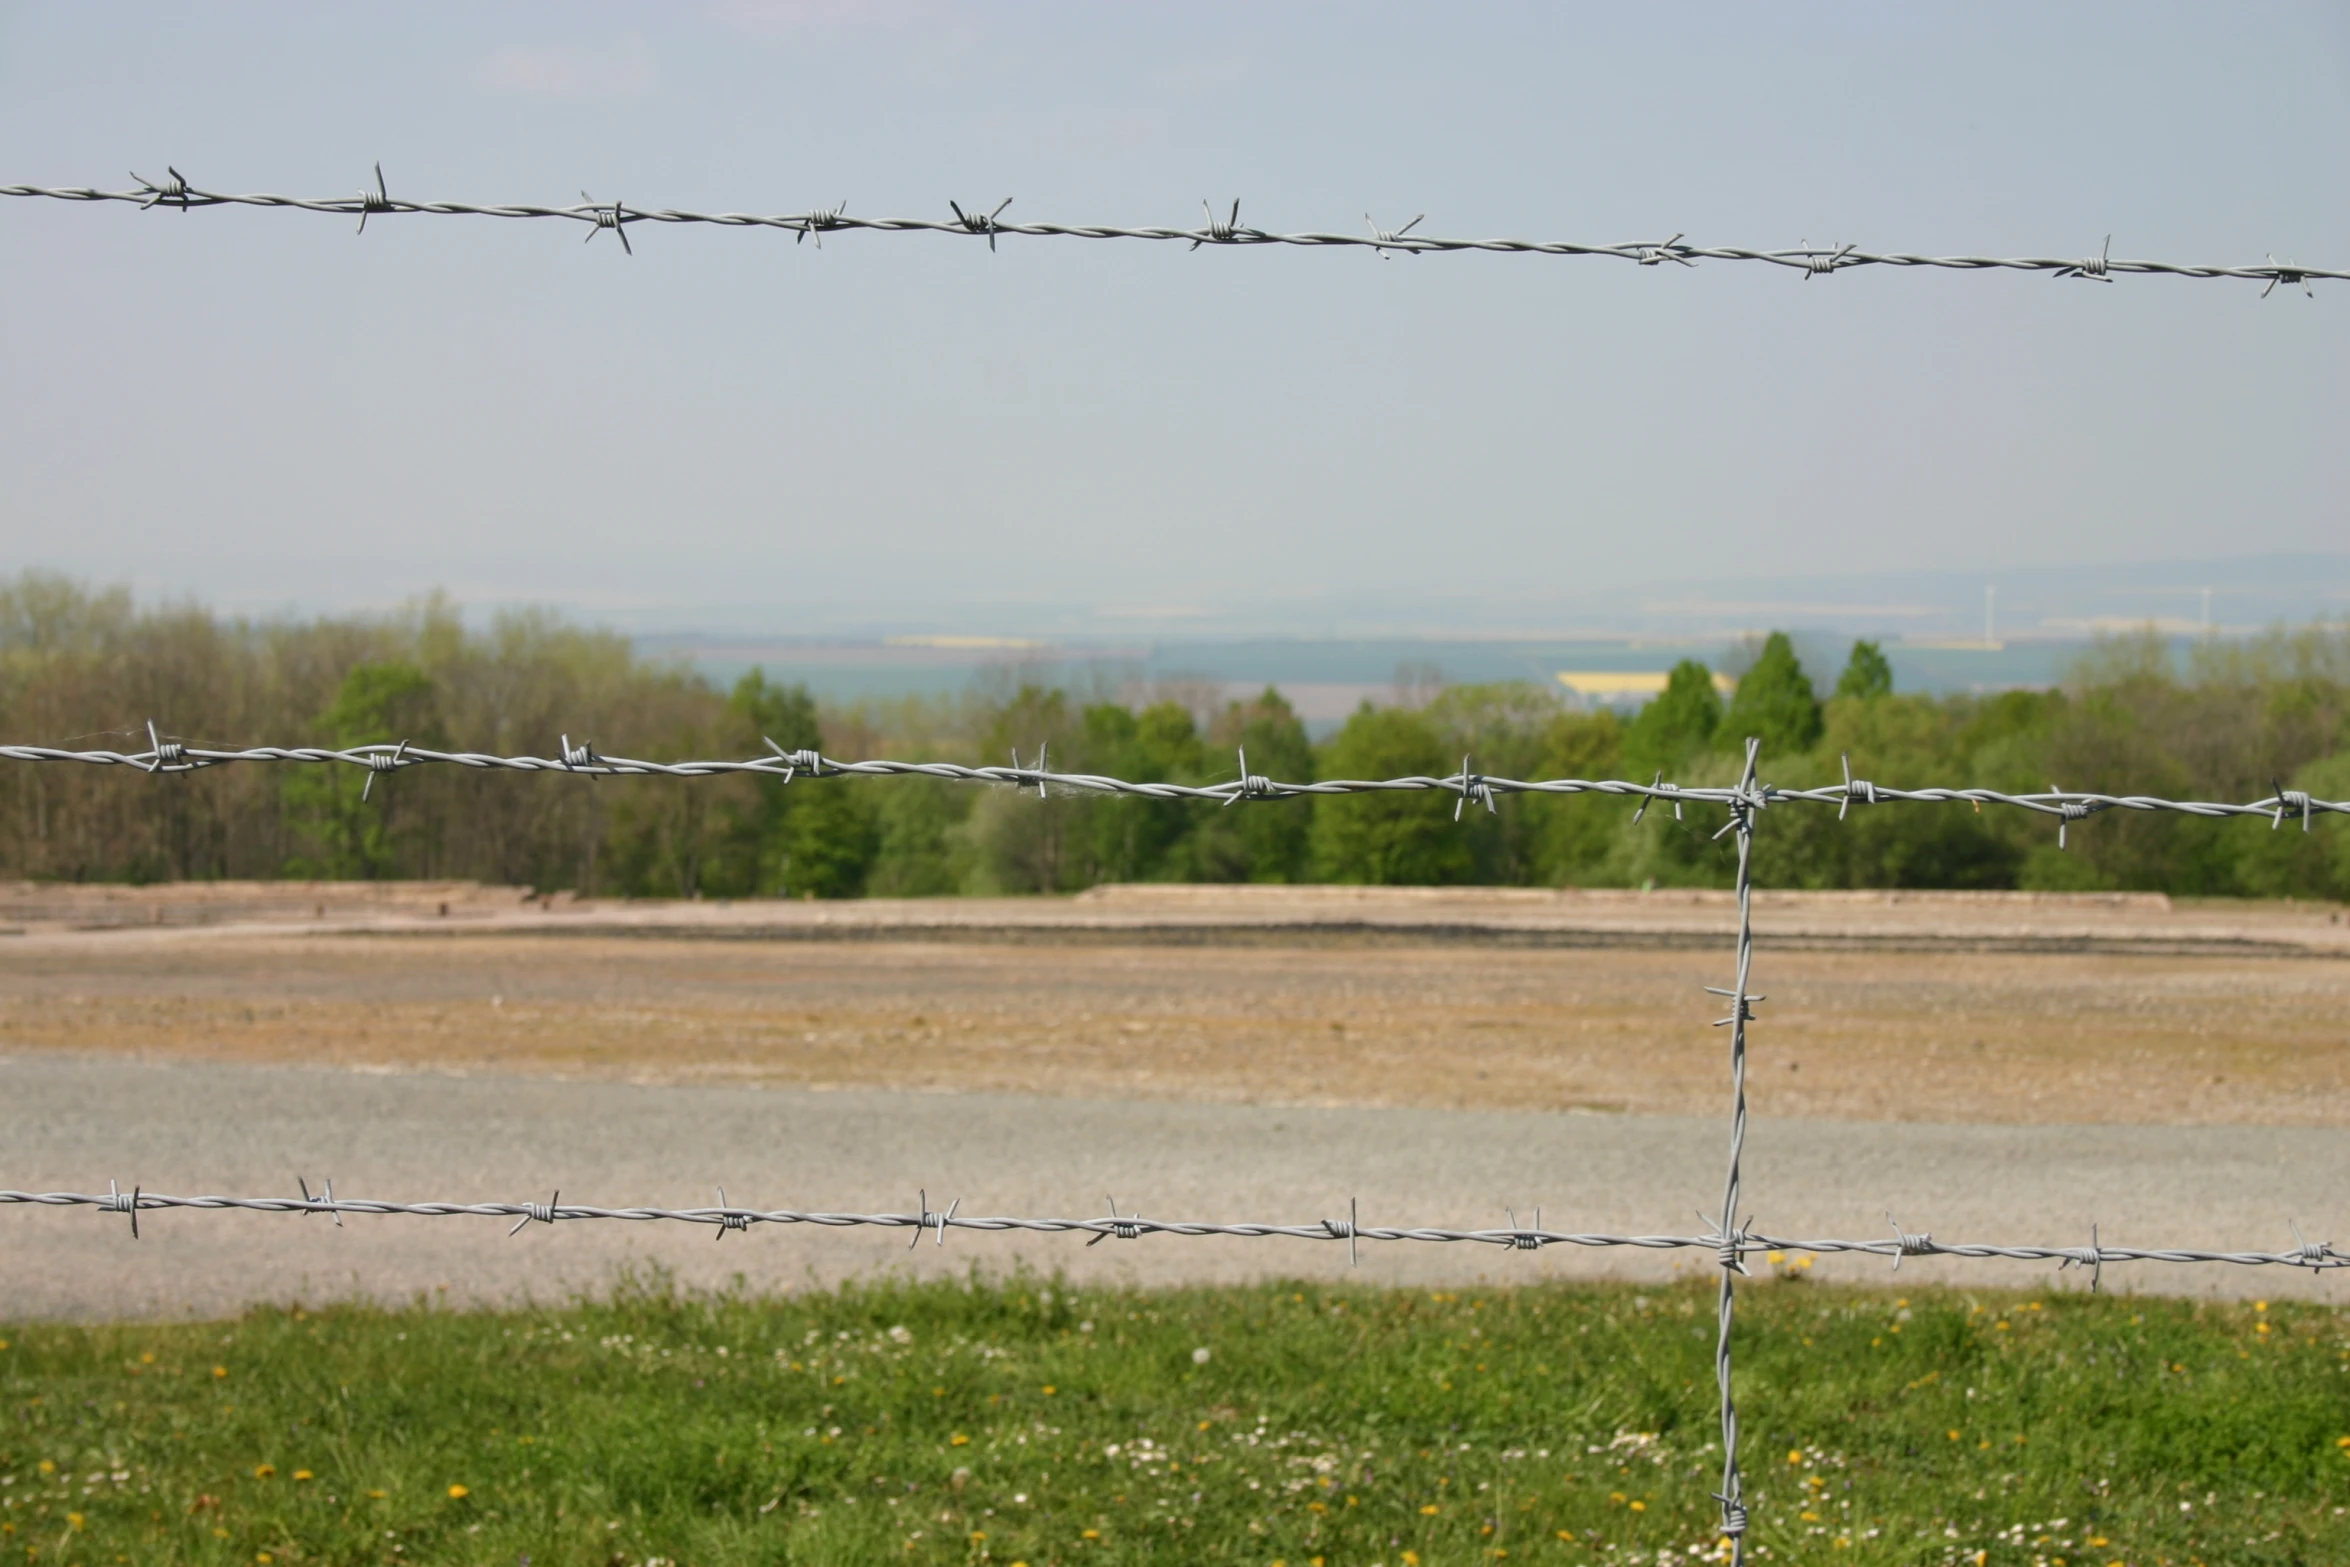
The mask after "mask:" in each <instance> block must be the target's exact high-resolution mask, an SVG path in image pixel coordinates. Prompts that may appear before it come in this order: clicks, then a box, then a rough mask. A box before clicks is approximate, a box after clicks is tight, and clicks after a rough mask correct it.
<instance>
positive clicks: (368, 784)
mask: <svg viewBox="0 0 2350 1567" xmlns="http://www.w3.org/2000/svg"><path fill="white" fill-rule="evenodd" d="M407 756H408V742H407V741H405V740H403V741H401V742H400V743H399V744H398V745H396V746H394V747H392V749H390V750H389V751H370V752H368V753H367V777H366V779H365V780H364V781H363V782H361V784H360V785H359V800H360V803H361V804H365V803H366V801H367V795H368V791H370V790H371V789H373V788H374V787H375V780H376V775H377V774H379V773H396V772H398V771H399V770H400V768H401V767H402V766H403V765H404V764H405V762H406V759H407Z"/></svg>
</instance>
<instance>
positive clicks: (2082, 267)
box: [2054, 234, 2113, 283]
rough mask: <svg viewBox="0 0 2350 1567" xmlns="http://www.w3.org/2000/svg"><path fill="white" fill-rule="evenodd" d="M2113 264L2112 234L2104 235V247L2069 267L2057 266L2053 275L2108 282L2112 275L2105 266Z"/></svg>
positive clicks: (2094, 281)
mask: <svg viewBox="0 0 2350 1567" xmlns="http://www.w3.org/2000/svg"><path fill="white" fill-rule="evenodd" d="M2112 264H2113V236H2112V235H2111V234H2108V235H2106V236H2105V248H2104V249H2103V250H2101V251H2099V252H2098V253H2097V254H2096V255H2094V256H2091V257H2089V258H2088V259H2087V260H2085V261H2076V262H2074V263H2073V264H2072V265H2071V266H2069V267H2059V268H2058V269H2057V270H2056V272H2055V273H2054V276H2057V277H2077V278H2087V279H2088V280H2089V281H2090V282H2092V283H2110V282H2112V281H2113V275H2112V274H2111V273H2110V272H2108V271H2106V268H2107V267H2109V266H2111V265H2112Z"/></svg>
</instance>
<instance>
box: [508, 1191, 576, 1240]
mask: <svg viewBox="0 0 2350 1567" xmlns="http://www.w3.org/2000/svg"><path fill="white" fill-rule="evenodd" d="M562 1201H563V1193H562V1192H561V1191H560V1190H557V1191H556V1193H555V1195H554V1196H552V1197H549V1198H548V1199H547V1200H546V1201H545V1202H543V1203H540V1202H526V1203H517V1204H516V1205H515V1208H516V1211H518V1212H519V1213H520V1214H521V1215H522V1217H521V1218H519V1219H516V1220H515V1221H514V1228H512V1229H510V1230H508V1231H507V1232H506V1238H507V1239H508V1240H512V1239H513V1238H514V1237H515V1236H517V1235H520V1234H521V1233H522V1227H523V1226H524V1225H526V1224H530V1223H533V1222H536V1223H539V1224H552V1223H554V1222H555V1221H556V1220H557V1219H559V1218H561V1217H562V1215H561V1214H559V1213H557V1212H556V1211H555V1210H556V1209H557V1208H558V1207H559V1206H560V1205H561V1204H562Z"/></svg>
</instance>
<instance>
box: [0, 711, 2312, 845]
mask: <svg viewBox="0 0 2350 1567" xmlns="http://www.w3.org/2000/svg"><path fill="white" fill-rule="evenodd" d="M147 733H148V748H147V749H146V750H144V751H105V750H99V751H79V750H70V749H66V748H63V747H58V746H41V745H0V761H17V762H81V763H87V764H89V765H92V766H98V767H131V768H136V769H138V770H139V771H140V772H144V773H155V774H164V773H192V772H199V771H201V770H203V769H205V768H208V767H224V766H228V765H230V764H232V763H237V762H305V763H316V764H327V765H341V766H347V767H356V768H361V769H363V770H365V771H366V772H367V773H368V774H369V775H370V777H369V784H370V786H372V784H373V782H374V775H376V774H382V773H397V772H404V771H406V770H407V769H409V768H412V767H431V766H453V767H468V768H473V769H475V770H477V771H505V772H522V773H571V774H576V775H579V776H582V777H590V778H626V777H658V778H710V777H720V776H724V775H727V774H734V773H748V774H752V775H755V776H759V777H765V778H780V779H783V780H784V781H786V782H789V781H791V780H792V779H795V778H855V777H863V778H878V777H915V778H943V779H949V780H953V781H955V782H959V783H979V784H1004V785H1011V786H1013V787H1016V788H1021V789H1034V790H1036V791H1037V792H1038V793H1040V794H1042V793H1045V792H1046V791H1048V790H1051V789H1058V790H1061V791H1064V792H1066V793H1076V794H1098V795H1126V796H1131V797H1134V798H1138V799H1146V800H1202V801H1208V802H1212V803H1214V804H1218V805H1231V804H1233V803H1235V802H1237V801H1241V800H1276V799H1291V798H1296V797H1299V796H1306V795H1341V794H1387V793H1399V792H1403V793H1408V792H1412V791H1435V792H1438V793H1444V794H1452V795H1457V796H1459V797H1460V799H1461V801H1462V803H1463V804H1476V803H1484V804H1487V805H1490V804H1491V803H1492V801H1493V799H1494V798H1495V797H1497V796H1500V795H1508V794H1529V795H1574V794H1603V795H1617V796H1624V797H1629V798H1634V799H1639V800H1641V801H1642V802H1644V803H1643V805H1642V807H1641V809H1643V810H1645V809H1646V808H1647V805H1646V803H1645V802H1648V801H1663V802H1669V803H1671V804H1672V805H1673V806H1674V807H1675V810H1676V812H1677V811H1678V810H1679V808H1680V807H1681V806H1682V805H1714V806H1724V807H1728V808H1729V809H1731V810H1732V811H1733V813H1735V812H1738V811H1742V810H1748V809H1751V810H1755V811H1759V810H1762V809H1764V808H1765V807H1767V806H1772V805H1778V804H1782V803H1799V804H1806V805H1833V806H1835V807H1836V813H1837V815H1838V816H1843V815H1845V814H1846V813H1847V812H1849V811H1850V810H1851V809H1852V808H1853V807H1855V806H1866V805H1885V804H1896V803H1912V804H1915V803H1923V804H1936V805H1947V804H1972V805H1975V806H1978V807H1979V806H1984V805H2003V806H2012V807H2014V808H2016V809H2018V810H2025V811H2032V812H2036V813H2038V814H2040V815H2043V816H2053V817H2055V818H2056V819H2057V821H2058V823H2059V826H2058V833H2059V835H2060V837H2061V835H2062V834H2063V833H2064V831H2065V829H2067V828H2069V827H2070V826H2071V824H2072V823H2074V822H2076V821H2080V820H2083V819H2085V818H2087V817H2090V816H2094V815H2096V814H2098V813H2099V812H2102V811H2110V810H2123V811H2172V812H2177V813H2179V814H2182V815H2186V816H2201V817H2213V818H2217V817H2230V816H2258V817H2263V818H2265V819H2267V820H2268V822H2269V824H2270V825H2271V826H2272V827H2274V826H2282V825H2283V824H2285V823H2286V822H2288V821H2293V822H2298V823H2299V824H2300V825H2301V827H2302V828H2303V829H2304V830H2307V829H2308V828H2309V827H2310V826H2311V824H2312V823H2313V821H2314V820H2315V818H2316V817H2318V816H2320V815H2324V814H2328V813H2332V814H2338V815H2346V816H2350V800H2320V799H2316V798H2314V797H2313V796H2311V795H2310V794H2309V793H2308V792H2307V791H2305V790H2300V789H2287V788H2286V787H2284V785H2283V784H2282V783H2278V784H2276V785H2275V786H2274V789H2275V792H2274V793H2272V794H2270V795H2268V796H2266V797H2265V798H2262V799H2258V800H2251V801H2246V802H2243V803H2240V804H2239V803H2230V802H2227V801H2219V800H2171V799H2165V798H2162V797H2161V796H2157V795H2146V794H2102V793H2098V792H2096V791H2094V790H2073V789H2058V788H2055V787H2054V786H2051V787H2050V788H2049V789H2048V790H2047V791H2046V792H2045V793H2040V794H2009V793H2006V792H2005V791H2002V790H1998V789H1972V788H1964V789H1960V788H1942V787H1932V788H1918V789H1901V788H1895V787H1894V786H1892V785H1890V784H1880V783H1873V782H1871V781H1869V780H1867V779H1863V778H1854V777H1852V776H1851V769H1850V764H1849V761H1847V764H1846V771H1845V779H1844V781H1843V782H1842V783H1834V784H1823V785H1821V786H1819V787H1817V788H1811V789H1784V788H1780V787H1778V786H1776V785H1773V784H1766V783H1761V782H1759V781H1753V780H1749V779H1742V780H1741V781H1740V782H1738V783H1735V784H1724V785H1698V784H1677V783H1671V782H1668V781H1666V780H1665V778H1664V776H1663V775H1662V774H1659V775H1658V776H1657V777H1656V778H1655V779H1654V780H1652V781H1650V782H1648V783H1637V782H1634V781H1631V780H1629V779H1622V778H1605V779H1593V778H1547V779H1536V780H1528V779H1519V778H1502V777H1497V776H1494V775H1492V774H1489V773H1480V772H1476V771H1474V770H1472V768H1471V766H1470V765H1469V763H1470V760H1471V759H1470V758H1466V757H1464V758H1463V759H1462V767H1461V770H1460V771H1459V772H1457V773H1447V774H1445V775H1444V776H1442V777H1431V776H1427V775H1424V774H1415V775H1412V776H1408V777H1400V778H1376V779H1373V778H1332V779H1325V780H1323V781H1321V782H1318V783H1284V782H1281V781H1280V780H1278V779H1272V778H1266V777H1262V776H1259V775H1256V774H1252V773H1250V772H1249V771H1248V766H1247V757H1246V756H1245V755H1243V756H1242V757H1241V759H1240V764H1239V772H1238V775H1237V776H1236V777H1234V778H1232V779H1230V780H1229V781H1226V782H1222V783H1210V784H1179V783H1159V782H1136V781H1133V780H1130V779H1124V778H1113V777H1110V776H1108V775H1106V774H1102V773H1069V772H1054V771H1051V770H1049V769H1047V768H1046V767H1045V766H1044V765H1043V760H1044V754H1043V752H1041V751H1040V752H1039V753H1038V764H1037V765H1036V766H1034V767H1022V766H1019V765H1018V764H1017V761H1016V760H1015V763H1014V765H1012V766H1008V767H972V766H966V765H964V764H962V763H960V762H893V761H886V760H876V761H864V762H843V761H839V760H837V759H835V758H833V757H829V756H825V755H822V754H821V753H819V752H816V751H809V750H800V751H786V750H784V749H783V748H782V747H781V746H778V745H776V744H775V742H774V741H772V740H770V741H768V742H767V743H768V745H769V747H770V748H771V749H772V752H773V754H772V755H768V756H757V757H750V758H747V759H745V760H741V761H726V760H709V761H683V762H648V761H643V760H640V759H638V758H635V757H625V756H607V755H605V754H603V753H602V752H600V751H598V750H596V748H595V747H594V745H592V744H590V743H587V742H581V743H579V744H577V745H575V744H573V743H572V740H571V737H570V736H569V735H565V736H563V737H562V745H561V748H560V750H561V754H560V755H558V756H498V755H494V754H492V753H489V752H486V751H434V750H430V749H427V748H425V747H423V746H416V745H411V744H409V743H408V742H407V741H405V740H402V741H400V742H398V743H397V744H384V745H362V746H351V747H348V748H342V749H338V748H335V747H332V746H249V747H245V748H242V749H235V750H214V749H207V748H205V747H201V746H196V745H191V744H189V743H187V742H185V741H182V740H173V739H167V738H165V737H164V736H163V735H162V734H161V733H160V732H159V731H157V729H156V728H155V726H154V725H153V724H152V723H150V724H149V725H148V726H147Z"/></svg>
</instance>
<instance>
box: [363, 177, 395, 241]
mask: <svg viewBox="0 0 2350 1567" xmlns="http://www.w3.org/2000/svg"><path fill="white" fill-rule="evenodd" d="M391 210H392V193H391V191H390V190H389V189H387V188H386V187H385V185H384V166H383V165H382V164H381V163H378V164H377V165H376V166H375V189H373V190H369V189H368V188H367V187H366V186H364V185H362V186H360V187H359V228H358V232H359V233H362V234H364V233H366V232H367V216H368V214H369V213H371V212H389V211H391Z"/></svg>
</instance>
